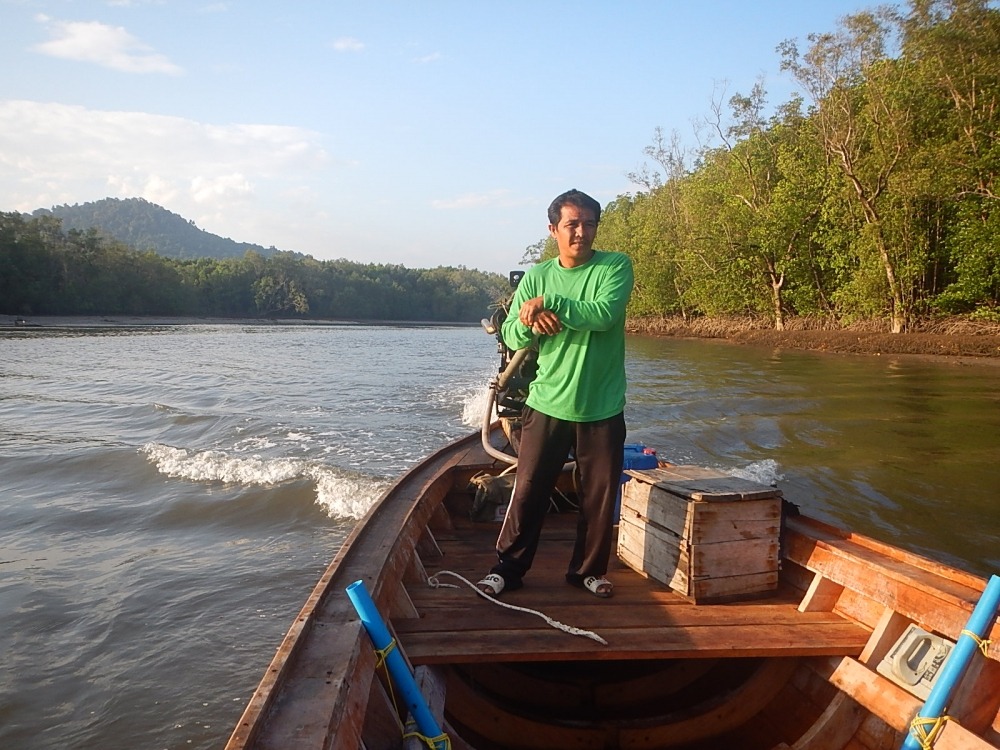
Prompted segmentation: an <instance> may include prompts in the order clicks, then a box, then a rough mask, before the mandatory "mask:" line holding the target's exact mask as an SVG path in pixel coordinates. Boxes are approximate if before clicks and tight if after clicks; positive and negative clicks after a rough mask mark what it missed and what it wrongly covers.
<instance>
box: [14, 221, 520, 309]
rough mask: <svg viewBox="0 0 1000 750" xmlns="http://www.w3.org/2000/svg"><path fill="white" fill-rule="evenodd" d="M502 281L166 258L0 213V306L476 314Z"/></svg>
mask: <svg viewBox="0 0 1000 750" xmlns="http://www.w3.org/2000/svg"><path fill="white" fill-rule="evenodd" d="M506 287H507V282H506V279H504V278H503V277H501V276H499V275H498V274H487V273H482V272H480V271H473V270H468V269H466V268H434V269H429V270H420V269H407V268H404V267H402V266H384V265H382V266H380V265H363V264H359V263H351V262H348V261H346V260H337V261H327V262H321V261H317V260H315V259H313V258H308V257H302V256H299V255H297V254H295V253H281V252H276V253H274V254H273V255H272V256H271V257H264V256H263V255H261V254H259V253H256V252H253V251H249V252H247V253H245V254H244V255H243V257H241V258H222V259H215V258H198V259H181V260H178V259H172V258H164V257H162V256H160V255H157V254H156V253H153V252H148V251H147V252H138V251H136V250H133V249H131V248H129V247H127V246H125V245H123V244H122V243H120V242H117V241H115V240H110V239H107V238H105V237H104V236H102V235H101V234H100V233H99V232H98V231H97V230H96V229H90V230H87V231H80V230H76V229H71V230H69V231H65V232H64V231H63V229H62V227H61V225H60V222H59V220H58V219H56V218H55V217H53V216H51V215H44V214H43V215H39V216H36V217H34V218H25V217H24V216H22V215H20V214H16V213H0V314H6V315H170V316H218V317H235V318H245V317H283V318H287V317H297V318H305V317H310V318H325V319H332V318H340V319H351V320H420V321H434V322H470V323H471V322H475V321H478V320H479V319H480V318H482V316H483V314H484V312H485V311H486V310H487V309H488V308H489V306H490V304H491V303H492V302H493V301H494V300H495V299H497V298H498V297H499V296H500V295H501V294H503V291H504V289H505V288H506Z"/></svg>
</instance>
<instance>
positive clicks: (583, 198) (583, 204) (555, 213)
mask: <svg viewBox="0 0 1000 750" xmlns="http://www.w3.org/2000/svg"><path fill="white" fill-rule="evenodd" d="M567 205H568V206H576V207H577V208H585V209H587V210H588V211H590V212H591V213H593V214H594V221H596V222H598V223H600V221H601V204H600V203H598V202H597V201H595V200H594V199H593V198H591V197H590V196H589V195H587V194H586V193H581V192H580V191H579V190H577V189H575V188H574V189H573V190H567V191H566V192H565V193H563V194H562V195H558V196H556V199H555V200H554V201H552V203H550V204H549V224H552V225H553V226H555V225H556V224H558V223H559V219H561V218H562V208H563V206H567Z"/></svg>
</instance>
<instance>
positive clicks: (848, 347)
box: [0, 315, 1000, 364]
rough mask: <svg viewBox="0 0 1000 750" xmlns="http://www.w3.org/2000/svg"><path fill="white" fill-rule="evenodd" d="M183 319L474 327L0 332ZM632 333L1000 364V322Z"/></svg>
mask: <svg viewBox="0 0 1000 750" xmlns="http://www.w3.org/2000/svg"><path fill="white" fill-rule="evenodd" d="M18 321H23V322H20V323H19V322H18ZM184 325H273V326H301V327H305V326H332V327H337V326H359V325H391V326H401V327H406V326H412V327H422V326H448V327H475V326H477V325H478V324H477V323H461V322H442V321H415V320H402V321H401V320H302V319H297V318H277V319H276V318H214V317H211V318H209V317H206V318H201V317H158V316H148V317H147V316H136V315H93V316H31V317H28V316H14V315H0V332H4V333H6V332H10V331H25V332H27V331H34V330H54V329H72V330H83V329H99V328H157V327H167V326H184ZM626 330H627V332H628V333H630V334H634V335H644V336H656V337H667V338H690V339H715V340H720V341H726V342H729V343H733V344H743V345H750V346H767V347H771V348H774V349H799V350H808V351H818V352H827V353H838V354H865V355H874V356H881V355H912V356H929V357H951V358H956V359H975V360H980V361H983V360H995V361H997V363H998V364H1000V325H991V324H973V323H969V322H967V321H966V322H962V321H952V322H951V323H950V324H944V323H940V324H938V325H937V327H936V328H933V329H932V330H918V331H915V332H908V333H902V334H894V333H887V332H885V331H880V330H862V329H851V328H843V329H829V328H808V327H805V326H804V325H802V323H801V321H799V322H797V323H794V324H792V325H790V326H789V329H788V330H784V331H776V330H774V329H773V328H765V327H763V326H762V325H761V324H760V323H759V322H756V321H750V320H747V319H711V320H709V319H699V320H696V321H693V322H692V321H684V320H683V319H681V318H647V319H633V320H629V321H628V323H627V325H626Z"/></svg>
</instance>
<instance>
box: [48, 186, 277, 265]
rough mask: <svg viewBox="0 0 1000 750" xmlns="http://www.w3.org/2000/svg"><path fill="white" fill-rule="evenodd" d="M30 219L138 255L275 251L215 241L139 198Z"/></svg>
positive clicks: (108, 200)
mask: <svg viewBox="0 0 1000 750" xmlns="http://www.w3.org/2000/svg"><path fill="white" fill-rule="evenodd" d="M32 216H35V217H38V216H54V217H56V218H57V219H60V220H61V221H62V226H63V229H64V230H66V231H70V230H74V229H75V230H79V231H81V232H86V231H87V230H89V229H96V230H97V231H98V232H99V233H100V234H101V235H103V236H106V237H109V238H111V239H114V240H117V241H118V242H121V243H123V244H125V245H128V246H130V247H133V248H135V249H136V250H139V251H147V250H152V251H153V252H155V253H157V254H158V255H162V256H163V257H165V258H178V259H182V258H242V257H243V256H244V255H245V254H246V252H247V251H248V250H253V251H254V252H256V253H260V254H261V255H263V256H265V257H270V256H272V255H275V254H276V253H277V252H278V251H277V249H276V248H273V247H270V248H265V247H261V246H260V245H254V244H251V243H249V242H236V241H234V240H231V239H229V238H228V237H219V236H218V235H216V234H212V233H211V232H206V231H205V230H203V229H199V228H198V227H197V226H195V224H194V222H193V221H189V220H187V219H185V218H184V217H182V216H179V215H178V214H175V213H173V212H172V211H168V210H167V209H165V208H163V207H161V206H158V205H156V204H155V203H150V202H149V201H147V200H144V199H142V198H125V199H119V198H105V199H104V200H99V201H94V202H92V203H83V204H77V205H74V206H69V205H64V206H53V207H52V208H51V209H46V208H40V209H38V210H37V211H35V212H34V213H33V214H32Z"/></svg>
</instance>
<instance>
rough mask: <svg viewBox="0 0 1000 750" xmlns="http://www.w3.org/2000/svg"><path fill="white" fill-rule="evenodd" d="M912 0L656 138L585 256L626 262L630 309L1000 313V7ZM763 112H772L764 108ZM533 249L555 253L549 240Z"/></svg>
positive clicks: (851, 26)
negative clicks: (690, 141) (697, 134)
mask: <svg viewBox="0 0 1000 750" xmlns="http://www.w3.org/2000/svg"><path fill="white" fill-rule="evenodd" d="M991 5H992V4H991V3H990V2H987V0H942V1H938V0H912V2H911V3H910V4H909V5H908V7H907V8H905V9H904V10H894V9H886V8H884V7H880V8H879V9H878V10H873V11H870V12H863V13H859V14H857V15H854V16H850V17H848V18H845V19H844V20H843V21H842V23H841V25H840V26H839V27H838V28H837V29H835V30H833V31H830V32H827V33H819V34H814V35H812V36H810V37H809V39H808V41H807V43H806V44H804V45H803V46H802V48H800V47H799V46H798V44H796V43H795V42H791V41H790V42H786V43H785V44H783V45H781V47H780V48H779V50H778V54H780V56H781V61H782V67H783V69H784V70H785V71H786V72H787V73H788V74H790V75H792V76H794V78H795V80H796V81H797V82H798V83H799V85H800V88H801V89H802V91H804V92H805V98H804V99H798V98H796V99H793V100H791V101H788V102H784V103H779V105H778V106H777V107H773V106H770V104H769V103H768V100H767V92H766V90H765V87H764V85H763V84H760V85H758V86H755V87H754V88H753V90H752V91H750V92H747V93H742V94H741V93H736V94H735V95H731V96H728V97H726V96H717V97H716V105H715V107H713V108H712V111H711V112H710V113H708V115H707V117H706V118H705V120H704V121H703V122H702V127H701V139H700V140H701V142H704V143H708V144H710V145H708V146H706V147H704V148H701V149H700V150H697V151H696V152H693V153H692V152H690V151H687V150H685V149H684V148H683V147H682V146H681V145H680V144H681V139H680V138H679V137H678V136H676V134H674V135H670V134H663V133H659V132H658V133H657V134H656V135H655V137H654V142H653V143H652V145H650V146H649V147H648V148H647V149H646V153H647V155H648V156H649V157H650V159H651V162H650V163H649V164H647V165H646V167H645V168H644V169H641V170H639V172H638V173H636V174H635V175H633V179H634V180H635V182H636V183H637V184H639V185H641V186H642V190H640V191H639V192H638V193H636V194H634V195H626V196H622V197H620V198H619V199H617V200H616V201H614V202H613V203H612V204H611V205H609V206H607V207H606V211H605V214H604V217H603V218H602V221H601V225H600V230H599V234H598V242H597V246H598V247H605V248H610V249H618V250H622V251H624V252H627V253H628V254H629V255H630V256H632V258H633V261H634V264H635V269H636V279H637V283H636V291H635V294H634V296H633V304H632V307H631V312H632V314H633V315H672V314H680V315H684V316H688V317H690V316H719V315H743V316H745V315H750V316H764V317H767V318H769V319H770V320H771V321H772V322H773V324H774V326H775V327H776V328H778V329H782V328H783V326H784V323H785V320H786V319H787V318H788V317H789V316H795V315H798V316H821V317H824V318H831V319H835V320H836V321H839V322H856V321H859V320H883V321H886V322H887V323H888V327H889V328H890V329H891V330H892V331H893V332H899V331H904V330H907V329H909V328H910V327H911V326H912V325H913V323H914V321H916V320H919V319H924V318H927V317H928V316H935V315H939V314H956V313H961V314H968V315H971V316H973V317H978V318H980V319H983V320H994V321H997V320H1000V10H998V9H997V8H995V7H991ZM769 112H774V114H773V115H768V114H766V113H769ZM533 250H535V251H538V250H542V251H543V254H544V253H551V251H552V248H551V245H550V244H549V245H546V246H544V247H538V246H536V247H535V248H533Z"/></svg>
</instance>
